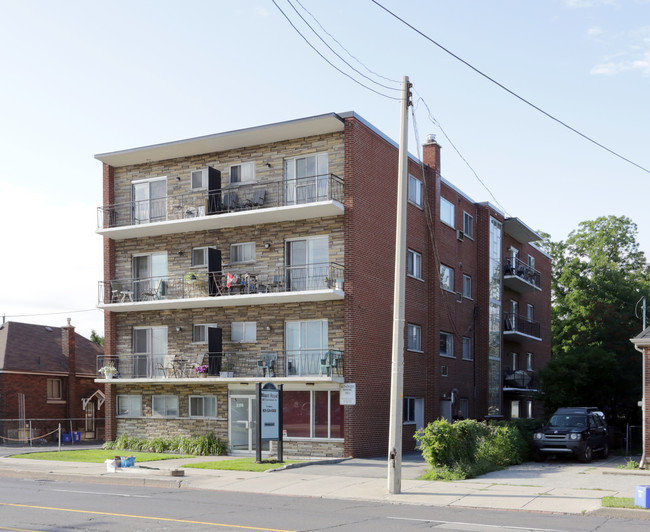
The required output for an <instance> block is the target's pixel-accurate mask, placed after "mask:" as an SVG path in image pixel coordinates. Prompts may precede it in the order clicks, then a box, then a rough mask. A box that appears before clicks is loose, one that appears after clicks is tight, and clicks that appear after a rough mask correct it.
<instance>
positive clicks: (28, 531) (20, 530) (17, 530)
mask: <svg viewBox="0 0 650 532" xmlns="http://www.w3.org/2000/svg"><path fill="white" fill-rule="evenodd" d="M0 530H13V531H14V532H43V531H42V530H31V529H29V528H9V527H6V526H0Z"/></svg>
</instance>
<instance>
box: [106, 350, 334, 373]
mask: <svg viewBox="0 0 650 532" xmlns="http://www.w3.org/2000/svg"><path fill="white" fill-rule="evenodd" d="M201 366H207V373H201V372H199V371H197V368H199V367H201ZM97 376H98V378H100V379H105V378H109V379H193V378H201V377H220V378H238V379H244V378H256V377H267V378H268V377H276V378H278V377H283V378H286V377H334V376H343V351H338V350H324V349H300V350H289V351H280V352H277V351H276V352H264V353H262V352H260V351H255V352H253V351H223V352H213V353H210V352H202V353H191V354H188V353H185V354H169V353H164V354H151V353H148V354H144V353H123V354H118V355H99V356H98V357H97Z"/></svg>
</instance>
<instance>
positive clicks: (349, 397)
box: [339, 382, 357, 405]
mask: <svg viewBox="0 0 650 532" xmlns="http://www.w3.org/2000/svg"><path fill="white" fill-rule="evenodd" d="M339 403H340V404H342V405H356V404H357V385H356V384H355V383H354V382H346V383H345V384H343V385H342V386H341V394H340V396H339Z"/></svg>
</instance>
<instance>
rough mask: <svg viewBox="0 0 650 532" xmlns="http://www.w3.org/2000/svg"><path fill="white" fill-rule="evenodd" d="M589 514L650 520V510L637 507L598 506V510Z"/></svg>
mask: <svg viewBox="0 0 650 532" xmlns="http://www.w3.org/2000/svg"><path fill="white" fill-rule="evenodd" d="M588 515H594V516H597V517H616V518H619V519H620V518H623V519H637V520H639V521H650V511H648V510H642V509H638V510H637V509H635V508H598V509H597V510H592V511H591V512H588Z"/></svg>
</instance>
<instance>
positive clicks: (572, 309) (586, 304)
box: [540, 216, 650, 421]
mask: <svg viewBox="0 0 650 532" xmlns="http://www.w3.org/2000/svg"><path fill="white" fill-rule="evenodd" d="M637 232H638V231H637V226H636V224H635V223H634V222H632V220H630V219H629V218H627V217H625V216H620V217H616V216H603V217H600V218H598V219H596V220H594V221H586V222H582V223H580V224H579V226H578V229H577V230H575V231H572V232H571V233H570V234H569V236H568V238H567V240H566V241H564V242H563V241H560V242H551V241H550V239H549V238H548V237H546V238H545V239H544V242H542V247H543V248H544V249H545V250H546V251H547V252H549V253H550V254H551V256H552V258H553V274H552V298H553V308H552V320H551V328H552V333H553V347H552V360H551V362H550V363H549V364H548V365H547V367H546V368H545V369H544V370H543V371H542V372H540V375H541V378H542V389H543V390H544V392H545V406H546V409H547V410H548V411H552V410H554V409H555V408H557V407H559V406H571V405H573V406H578V405H582V406H599V407H601V408H602V409H603V410H604V411H605V412H606V413H607V415H608V417H609V418H610V419H612V420H613V419H616V418H622V417H625V418H627V420H628V421H633V420H634V419H635V418H638V416H639V415H640V412H639V408H638V406H637V401H638V400H639V399H640V398H641V386H642V380H641V356H640V353H638V352H637V351H636V350H635V349H634V346H633V345H632V343H631V342H630V338H632V337H633V336H635V335H637V334H638V333H639V332H641V323H640V321H639V320H638V319H637V318H636V317H635V306H636V304H637V302H638V301H639V299H640V297H641V296H642V295H644V294H647V293H648V288H649V287H650V276H649V274H648V267H647V265H646V261H645V256H644V254H643V252H641V251H639V244H638V242H637Z"/></svg>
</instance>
